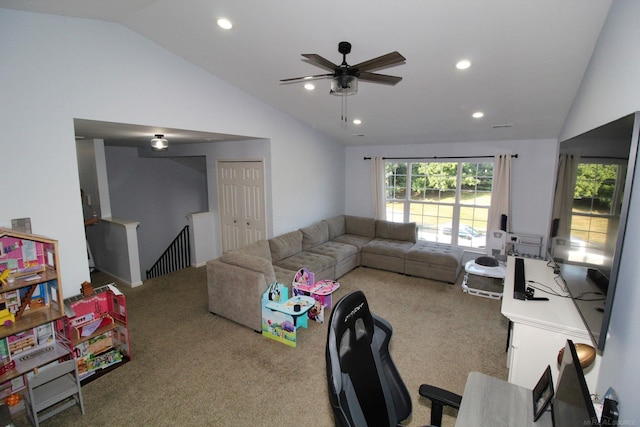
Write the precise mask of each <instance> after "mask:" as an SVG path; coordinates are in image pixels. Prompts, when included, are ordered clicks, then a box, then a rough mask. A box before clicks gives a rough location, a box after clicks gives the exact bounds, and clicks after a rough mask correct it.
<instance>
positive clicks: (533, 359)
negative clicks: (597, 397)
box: [501, 256, 600, 393]
mask: <svg viewBox="0 0 640 427" xmlns="http://www.w3.org/2000/svg"><path fill="white" fill-rule="evenodd" d="M524 260H525V261H524V263H525V264H524V265H525V280H527V281H529V280H533V281H535V282H538V283H541V284H542V285H546V286H549V287H551V288H552V289H553V290H554V291H556V292H558V293H560V294H562V295H568V293H567V292H566V291H564V290H563V289H562V287H561V285H560V284H561V283H562V281H561V280H560V279H559V278H557V277H556V276H557V274H554V272H553V268H552V267H550V266H548V264H547V261H544V260H539V259H531V258H524ZM514 271H515V257H513V256H510V257H509V258H508V259H507V271H506V276H505V279H504V294H503V296H502V310H501V311H502V314H503V315H504V316H506V317H507V318H508V319H509V320H510V328H511V329H510V334H509V343H508V350H507V351H508V355H507V367H508V368H509V378H508V380H509V382H510V383H513V384H517V385H520V386H523V387H527V388H529V389H532V388H533V387H534V386H535V385H536V382H537V381H538V379H539V378H540V375H542V372H543V371H544V369H545V368H546V367H547V365H550V366H551V373H552V375H553V380H554V383H556V382H557V381H558V378H559V376H560V372H559V365H558V361H557V359H558V352H559V351H560V349H562V348H564V346H565V344H566V341H567V339H571V340H572V341H573V342H574V343H576V344H577V343H585V344H589V345H591V346H593V345H594V344H593V342H592V341H591V336H590V335H589V332H588V331H587V328H586V326H585V325H584V322H583V321H582V318H581V317H580V314H579V313H578V310H577V309H576V307H575V305H574V302H573V301H572V300H571V298H568V297H567V298H564V297H561V296H555V295H550V294H546V293H543V292H541V291H539V290H536V294H535V296H536V297H548V298H549V301H527V300H524V301H523V300H518V299H515V298H513V286H514ZM556 280H557V281H556ZM526 285H527V286H533V287H535V288H539V289H547V288H545V287H544V286H541V285H539V284H536V283H527V284H526ZM599 372H600V354H597V355H596V360H595V361H594V363H593V364H592V365H591V366H589V367H587V368H585V369H584V374H585V379H586V381H587V386H588V387H589V391H590V392H591V393H595V392H596V386H597V383H598V374H599Z"/></svg>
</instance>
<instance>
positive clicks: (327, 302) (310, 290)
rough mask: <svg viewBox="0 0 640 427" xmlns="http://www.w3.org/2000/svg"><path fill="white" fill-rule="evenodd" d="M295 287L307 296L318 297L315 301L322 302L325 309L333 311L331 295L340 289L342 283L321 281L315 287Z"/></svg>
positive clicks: (302, 285) (303, 285)
mask: <svg viewBox="0 0 640 427" xmlns="http://www.w3.org/2000/svg"><path fill="white" fill-rule="evenodd" d="M295 287H296V288H297V289H298V290H299V291H301V292H303V293H305V294H307V295H310V296H312V297H315V296H317V298H314V299H316V300H317V301H320V303H321V304H322V305H323V306H324V307H326V308H328V309H329V310H331V294H332V293H333V292H334V291H335V290H336V289H338V288H339V287H340V283H338V282H336V281H334V280H320V281H319V282H316V283H314V284H313V285H305V284H301V285H295Z"/></svg>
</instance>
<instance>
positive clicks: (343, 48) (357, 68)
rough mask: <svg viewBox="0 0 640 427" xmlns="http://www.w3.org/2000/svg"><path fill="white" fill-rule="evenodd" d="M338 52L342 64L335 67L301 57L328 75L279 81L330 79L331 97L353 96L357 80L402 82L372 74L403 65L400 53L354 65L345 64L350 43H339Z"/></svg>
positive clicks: (309, 55) (322, 60)
mask: <svg viewBox="0 0 640 427" xmlns="http://www.w3.org/2000/svg"><path fill="white" fill-rule="evenodd" d="M338 52H340V53H341V54H342V64H340V65H337V64H334V63H333V62H331V61H329V60H328V59H325V58H323V57H322V56H320V55H317V54H315V53H303V54H302V56H304V57H305V58H307V60H308V61H309V62H310V63H311V64H313V65H316V66H318V67H320V68H324V69H327V70H329V71H331V73H329V74H317V75H314V76H305V77H294V78H291V79H283V80H280V81H281V82H283V83H296V82H301V81H305V80H311V79H322V78H328V77H331V78H332V79H331V91H330V92H329V93H331V94H333V95H354V94H355V93H356V92H357V91H358V80H362V81H367V82H372V83H381V84H386V85H395V84H397V83H398V82H399V81H401V80H402V77H397V76H389V75H386V74H378V73H372V72H371V71H373V70H379V69H381V68H386V67H391V66H394V65H399V64H401V63H403V62H404V61H405V60H406V59H405V57H404V56H402V55H401V54H400V53H398V52H397V51H396V52H391V53H387V54H386V55H382V56H379V57H377V58H374V59H370V60H368V61H364V62H361V63H359V64H356V65H349V64H347V55H348V54H349V53H351V43H349V42H340V43H339V44H338Z"/></svg>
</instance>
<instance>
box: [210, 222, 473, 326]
mask: <svg viewBox="0 0 640 427" xmlns="http://www.w3.org/2000/svg"><path fill="white" fill-rule="evenodd" d="M462 255H463V250H462V249H460V248H457V247H454V246H450V245H444V244H440V243H432V242H423V241H420V242H418V241H417V228H416V224H415V223H395V222H391V221H383V220H375V219H372V218H364V217H358V216H352V215H339V216H336V217H333V218H330V219H327V220H323V221H320V222H318V223H316V224H313V225H311V226H309V227H305V228H301V229H299V230H295V231H291V232H289V233H285V234H282V235H280V236H277V237H273V238H271V239H269V240H260V241H258V242H255V243H252V244H250V245H248V246H245V247H243V248H240V249H236V250H232V251H229V252H227V253H225V254H223V255H222V256H221V257H219V258H216V259H214V260H211V261H208V262H207V286H208V291H209V311H210V312H211V313H214V314H217V315H219V316H222V317H225V318H228V319H230V320H233V321H235V322H237V323H240V324H242V325H245V326H247V327H249V328H251V329H253V330H255V331H260V330H261V329H262V326H261V322H262V312H261V305H260V299H261V297H262V294H263V293H264V291H265V290H266V288H267V285H269V284H270V283H273V282H275V281H277V282H279V283H283V284H285V285H287V286H290V285H291V282H292V281H293V276H294V274H295V272H296V271H298V270H299V269H300V268H303V267H304V268H307V269H309V271H311V272H313V273H314V275H315V279H316V280H322V279H331V280H336V279H338V278H340V277H342V276H343V275H345V274H346V273H348V272H349V271H351V270H353V269H354V268H356V267H358V266H364V267H373V268H378V269H383V270H389V271H393V272H397V273H403V274H409V275H413V276H419V277H424V278H428V279H434V280H440V281H445V282H449V283H454V282H455V281H456V278H457V277H458V274H459V273H460V269H461V268H462Z"/></svg>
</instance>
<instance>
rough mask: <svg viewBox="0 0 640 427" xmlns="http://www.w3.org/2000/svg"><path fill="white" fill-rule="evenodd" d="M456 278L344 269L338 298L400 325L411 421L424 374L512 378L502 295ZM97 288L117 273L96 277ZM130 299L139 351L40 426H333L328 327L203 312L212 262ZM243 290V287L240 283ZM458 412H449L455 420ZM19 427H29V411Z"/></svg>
mask: <svg viewBox="0 0 640 427" xmlns="http://www.w3.org/2000/svg"><path fill="white" fill-rule="evenodd" d="M461 278H462V277H460V278H459V280H458V283H457V284H456V285H449V284H445V283H441V282H436V281H431V280H426V279H420V278H415V277H407V276H403V275H400V274H396V273H390V272H385V271H380V270H375V269H368V268H358V269H356V270H354V271H352V272H350V273H349V274H347V275H345V276H344V277H342V278H341V279H340V280H339V282H340V284H341V287H340V289H339V290H338V291H337V292H336V294H335V295H334V301H337V300H338V299H339V298H340V297H341V296H342V295H344V294H345V293H347V292H349V291H351V290H355V289H362V290H363V291H364V292H365V295H366V296H367V298H368V300H369V305H370V307H371V310H372V311H373V312H374V313H376V314H378V315H380V316H382V317H384V318H386V319H387V320H388V321H390V322H391V324H392V325H393V327H394V335H393V338H392V341H391V352H392V355H393V358H394V361H395V362H396V365H397V366H398V369H399V371H400V373H401V374H402V376H403V378H404V380H405V383H406V384H407V387H408V388H409V390H410V391H411V392H412V393H414V396H415V399H414V401H413V406H414V411H413V417H412V419H410V420H409V421H408V422H407V425H409V426H415V425H424V424H426V423H428V421H429V413H430V408H429V404H428V403H427V401H426V400H424V399H420V398H419V396H418V387H419V385H420V384H422V383H425V382H428V383H431V384H434V385H437V386H441V387H444V388H447V389H450V390H452V391H454V392H457V393H462V391H463V389H464V384H465V381H466V377H467V375H468V373H469V372H471V371H480V372H484V373H486V374H489V375H493V376H496V377H498V378H502V379H506V377H507V368H506V353H505V343H506V337H507V326H508V322H507V320H506V319H505V318H504V317H503V316H502V315H501V314H500V300H491V299H486V298H481V297H476V296H471V295H468V294H464V293H463V292H462V290H461V287H460V280H461ZM92 281H93V285H94V286H99V285H103V284H105V283H109V282H111V281H113V280H112V279H111V278H110V277H108V276H106V275H104V274H96V275H94V277H93V279H92ZM119 288H120V289H121V290H122V291H123V292H124V293H125V295H126V297H127V305H128V310H129V318H130V324H129V329H130V336H131V345H132V360H131V362H129V363H127V364H126V365H124V366H122V367H120V368H118V369H116V370H114V371H113V372H111V373H109V374H107V375H105V376H103V377H101V378H99V379H97V380H95V381H93V382H91V383H89V384H87V385H85V386H84V387H83V393H84V402H85V408H86V414H85V415H84V416H82V415H80V411H79V409H77V407H75V408H72V409H68V410H66V411H65V412H63V413H61V414H59V415H57V416H55V417H53V418H52V419H50V420H47V421H45V422H44V423H43V424H42V425H43V426H107V425H109V426H112V425H119V426H169V425H171V426H173V425H181V426H292V427H293V426H301V425H313V426H331V425H332V424H333V420H332V415H331V410H330V407H329V403H328V398H327V385H326V376H325V362H324V348H325V341H326V329H327V324H326V323H325V324H319V323H311V324H310V325H309V328H308V329H304V330H302V331H301V332H299V333H300V335H299V343H298V347H297V348H290V347H287V346H285V345H283V344H280V343H277V342H275V341H272V340H269V339H266V338H264V337H262V336H261V335H259V334H257V333H256V332H254V331H252V330H250V329H248V328H246V327H242V326H239V325H237V324H235V323H233V322H230V321H228V320H226V319H224V318H221V317H218V316H214V315H211V314H210V313H209V312H208V310H207V290H206V270H205V268H204V267H202V268H188V269H186V270H182V271H180V272H177V273H173V274H170V275H167V276H164V277H160V278H156V279H152V280H149V281H146V282H145V284H144V285H142V286H140V287H137V288H133V289H130V288H128V287H125V286H119ZM238 292H242V287H241V286H240V285H239V286H238ZM452 415H453V416H455V412H453V411H452V412H445V420H444V425H445V426H452V425H453V424H454V422H455V419H454V418H453V417H452ZM14 422H15V425H16V426H17V427H21V426H27V425H29V423H28V420H27V419H26V417H25V416H18V417H15V419H14Z"/></svg>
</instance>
